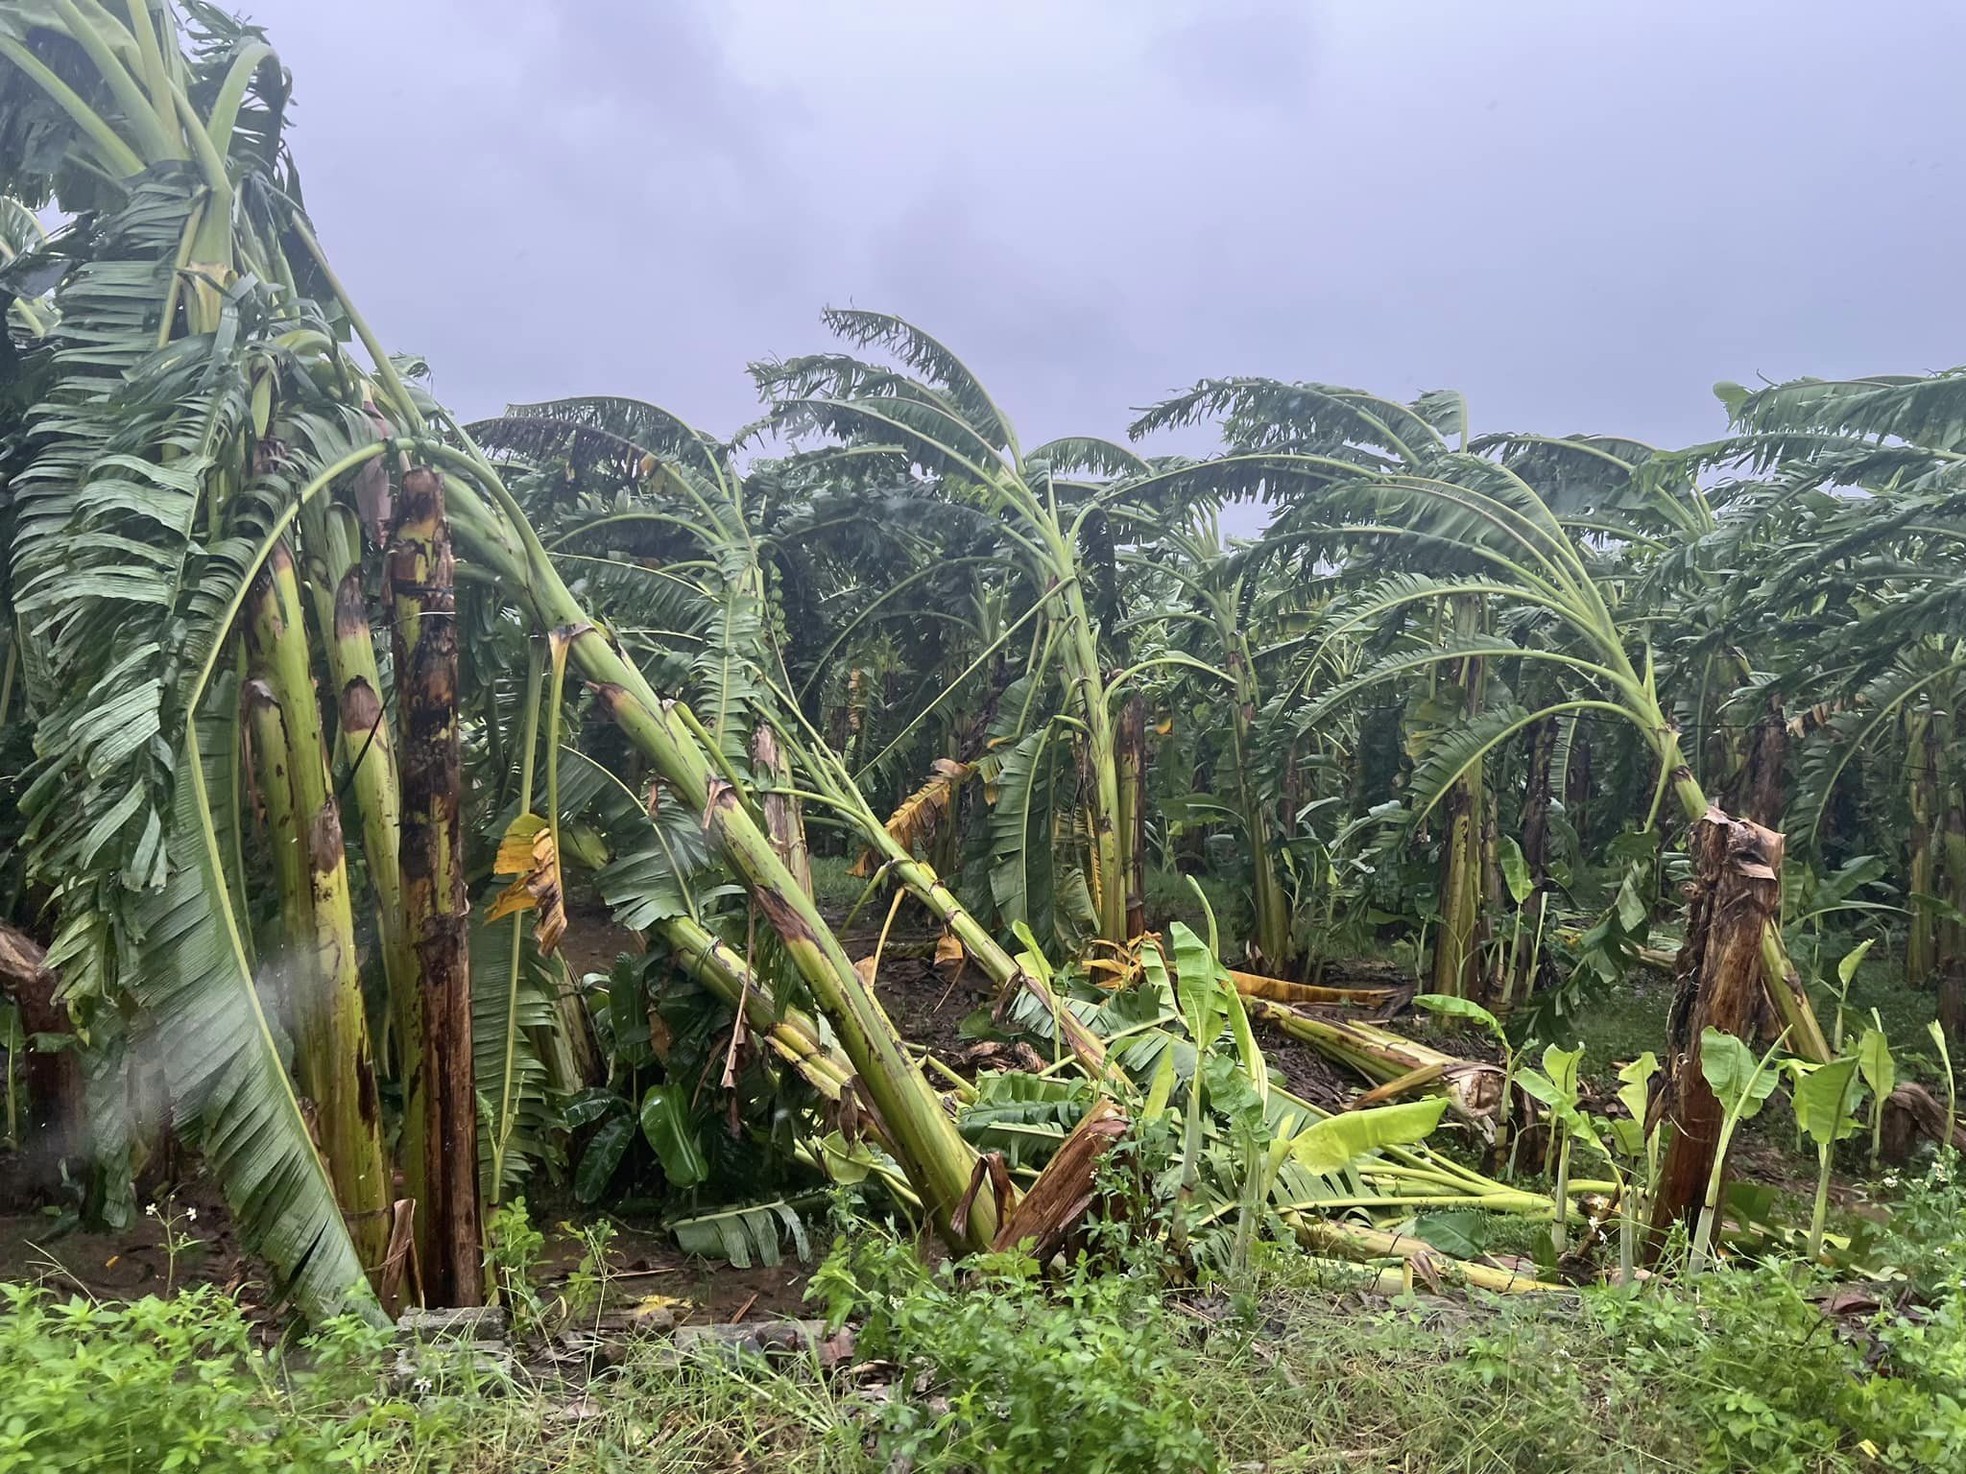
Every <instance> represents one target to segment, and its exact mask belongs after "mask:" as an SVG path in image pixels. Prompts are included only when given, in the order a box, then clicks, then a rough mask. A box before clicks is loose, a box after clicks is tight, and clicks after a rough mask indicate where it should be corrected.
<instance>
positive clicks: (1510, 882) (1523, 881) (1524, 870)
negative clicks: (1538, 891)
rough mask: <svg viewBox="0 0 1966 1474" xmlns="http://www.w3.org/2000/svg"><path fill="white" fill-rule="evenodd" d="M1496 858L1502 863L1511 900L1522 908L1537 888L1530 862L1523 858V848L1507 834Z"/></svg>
mask: <svg viewBox="0 0 1966 1474" xmlns="http://www.w3.org/2000/svg"><path fill="white" fill-rule="evenodd" d="M1496 856H1497V858H1498V859H1499V860H1500V861H1501V863H1502V880H1503V882H1504V883H1505V884H1506V885H1507V886H1508V888H1509V899H1510V900H1511V901H1514V902H1515V903H1516V905H1518V906H1520V905H1521V904H1522V903H1523V902H1524V901H1526V900H1528V899H1529V893H1530V892H1531V891H1532V890H1534V889H1535V888H1536V883H1535V881H1533V880H1531V879H1530V877H1529V862H1528V861H1527V860H1526V859H1524V858H1523V854H1522V846H1521V845H1519V844H1517V843H1516V842H1515V840H1514V839H1513V838H1512V837H1511V836H1509V835H1506V834H1505V835H1503V836H1502V841H1501V843H1500V844H1499V845H1497V846H1496Z"/></svg>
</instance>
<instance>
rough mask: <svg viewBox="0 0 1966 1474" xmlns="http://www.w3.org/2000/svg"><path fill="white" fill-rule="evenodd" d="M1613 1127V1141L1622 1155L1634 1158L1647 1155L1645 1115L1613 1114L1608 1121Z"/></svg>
mask: <svg viewBox="0 0 1966 1474" xmlns="http://www.w3.org/2000/svg"><path fill="white" fill-rule="evenodd" d="M1608 1124H1609V1125H1610V1127H1611V1140H1612V1143H1613V1144H1614V1145H1615V1146H1616V1147H1617V1148H1618V1151H1619V1153H1620V1154H1621V1155H1623V1156H1626V1157H1631V1158H1633V1159H1636V1158H1639V1157H1643V1156H1644V1155H1645V1118H1644V1117H1643V1116H1613V1117H1612V1118H1611V1120H1610V1122H1609V1123H1608Z"/></svg>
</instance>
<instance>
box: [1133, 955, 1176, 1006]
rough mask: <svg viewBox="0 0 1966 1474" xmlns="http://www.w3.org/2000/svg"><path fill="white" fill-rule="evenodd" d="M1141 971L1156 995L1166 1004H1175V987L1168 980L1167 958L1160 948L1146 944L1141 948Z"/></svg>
mask: <svg viewBox="0 0 1966 1474" xmlns="http://www.w3.org/2000/svg"><path fill="white" fill-rule="evenodd" d="M1140 972H1141V976H1142V977H1143V979H1144V980H1145V982H1146V984H1147V986H1148V987H1149V988H1151V989H1152V990H1153V993H1154V997H1155V998H1156V999H1158V1000H1159V1001H1160V1002H1161V1003H1162V1004H1163V1005H1164V1006H1173V1005H1174V1003H1175V999H1174V989H1173V986H1172V984H1170V983H1169V981H1168V977H1167V959H1166V958H1165V957H1162V956H1161V952H1160V948H1158V947H1155V946H1144V947H1142V948H1141V949H1140Z"/></svg>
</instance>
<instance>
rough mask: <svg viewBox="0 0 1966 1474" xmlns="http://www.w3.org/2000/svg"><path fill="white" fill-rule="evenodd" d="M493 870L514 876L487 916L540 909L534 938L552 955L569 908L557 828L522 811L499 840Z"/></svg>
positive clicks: (544, 952) (495, 918)
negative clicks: (563, 886) (557, 844)
mask: <svg viewBox="0 0 1966 1474" xmlns="http://www.w3.org/2000/svg"><path fill="white" fill-rule="evenodd" d="M492 869H493V873H494V874H496V875H510V876H513V877H514V879H513V880H512V882H511V884H509V885H508V886H506V888H505V889H504V890H503V891H501V892H499V895H498V899H497V900H495V901H494V902H493V903H492V907H491V910H490V911H489V912H487V913H486V915H485V920H487V921H498V920H501V919H503V918H504V917H507V916H512V915H516V914H518V913H520V912H523V911H532V912H536V913H537V915H536V916H535V917H534V920H533V940H534V941H535V942H536V943H537V944H538V946H539V950H540V952H541V954H542V955H550V954H551V953H552V951H553V949H554V948H555V947H557V946H559V944H560V938H561V937H563V936H565V935H566V930H567V910H566V904H565V892H564V890H563V888H562V883H561V879H560V854H559V851H558V849H556V848H555V846H554V843H553V828H552V826H551V825H550V824H548V823H547V822H546V820H544V819H542V818H541V817H540V816H539V815H537V814H521V815H519V816H518V817H517V818H516V819H514V820H513V821H512V822H511V823H510V824H509V825H507V826H506V830H505V834H504V837H503V838H501V839H500V840H499V842H498V857H497V859H496V860H495V861H494V862H493V867H492Z"/></svg>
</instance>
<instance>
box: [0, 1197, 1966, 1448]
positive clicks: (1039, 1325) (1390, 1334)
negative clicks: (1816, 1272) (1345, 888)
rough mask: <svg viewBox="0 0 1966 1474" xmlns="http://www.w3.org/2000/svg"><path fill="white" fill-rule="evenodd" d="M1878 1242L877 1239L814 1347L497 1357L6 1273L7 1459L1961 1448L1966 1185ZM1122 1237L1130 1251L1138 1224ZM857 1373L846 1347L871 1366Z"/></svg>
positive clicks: (827, 1279)
mask: <svg viewBox="0 0 1966 1474" xmlns="http://www.w3.org/2000/svg"><path fill="white" fill-rule="evenodd" d="M1907 1193H1908V1196H1907V1199H1906V1205H1905V1209H1904V1212H1903V1214H1902V1218H1903V1221H1904V1223H1905V1224H1907V1225H1909V1226H1910V1228H1909V1230H1908V1231H1909V1232H1910V1234H1911V1236H1910V1237H1902V1238H1899V1239H1898V1240H1896V1241H1895V1242H1891V1243H1889V1244H1888V1246H1887V1248H1886V1250H1885V1251H1884V1252H1886V1253H1887V1255H1888V1256H1889V1257H1890V1259H1891V1262H1892V1263H1894V1264H1896V1265H1898V1266H1900V1272H1901V1273H1903V1274H1905V1275H1907V1276H1909V1280H1908V1285H1909V1287H1911V1288H1912V1289H1913V1290H1914V1291H1915V1292H1916V1293H1917V1294H1918V1295H1919V1297H1920V1298H1919V1302H1918V1303H1919V1305H1920V1308H1919V1309H1918V1310H1917V1311H1916V1312H1915V1313H1913V1314H1902V1313H1900V1312H1898V1311H1897V1310H1896V1309H1894V1308H1892V1307H1891V1306H1890V1305H1889V1304H1888V1303H1887V1305H1886V1306H1885V1308H1883V1309H1881V1310H1879V1311H1878V1312H1876V1313H1875V1314H1872V1315H1868V1316H1857V1317H1853V1318H1848V1319H1845V1320H1843V1321H1840V1322H1832V1321H1829V1320H1826V1319H1825V1317H1824V1316H1823V1314H1822V1312H1821V1311H1820V1310H1819V1309H1818V1307H1817V1306H1816V1304H1815V1303H1814V1302H1813V1301H1812V1300H1811V1299H1810V1298H1809V1297H1808V1296H1807V1295H1806V1294H1805V1293H1804V1286H1805V1284H1806V1279H1805V1278H1803V1277H1800V1276H1799V1274H1798V1271H1797V1270H1796V1268H1795V1267H1794V1266H1792V1265H1784V1264H1777V1265H1772V1266H1769V1267H1766V1268H1762V1269H1725V1270H1720V1271H1717V1272H1713V1273H1710V1274H1708V1275H1705V1276H1702V1277H1701V1278H1700V1279H1698V1280H1696V1281H1692V1282H1689V1283H1685V1284H1673V1283H1669V1282H1667V1281H1663V1280H1660V1281H1654V1282H1653V1283H1652V1284H1651V1285H1649V1286H1647V1287H1645V1288H1643V1289H1641V1290H1637V1291H1632V1292H1625V1291H1617V1290H1611V1289H1601V1288H1600V1289H1586V1290H1581V1291H1576V1292H1566V1293H1564V1294H1561V1295H1550V1296H1517V1297H1510V1298H1508V1299H1506V1300H1503V1299H1491V1298H1484V1297H1477V1298H1472V1299H1468V1298H1460V1297H1420V1298H1407V1299H1403V1300H1384V1299H1369V1298H1363V1297H1360V1296H1359V1295H1358V1294H1356V1293H1355V1292H1353V1291H1352V1290H1351V1289H1349V1288H1347V1286H1348V1285H1350V1284H1351V1283H1353V1282H1354V1281H1353V1275H1352V1272H1351V1271H1350V1270H1349V1269H1348V1268H1347V1267H1343V1266H1333V1265H1330V1264H1328V1263H1326V1262H1323V1261H1318V1260H1313V1259H1309V1258H1305V1257H1304V1256H1301V1255H1298V1254H1297V1253H1295V1252H1294V1251H1291V1250H1287V1249H1279V1248H1271V1249H1269V1250H1267V1251H1265V1252H1263V1253H1261V1254H1259V1256H1258V1259H1257V1262H1256V1263H1255V1265H1254V1266H1252V1268H1251V1269H1250V1270H1249V1271H1248V1272H1246V1273H1243V1274H1241V1275H1238V1276H1236V1277H1235V1278H1234V1279H1233V1280H1232V1281H1230V1282H1228V1283H1226V1284H1224V1285H1220V1286H1209V1285H1204V1286H1203V1287H1202V1288H1201V1289H1199V1290H1185V1291H1176V1292H1165V1291H1162V1290H1161V1289H1159V1288H1158V1284H1159V1280H1158V1273H1157V1269H1156V1267H1155V1266H1156V1265H1157V1263H1158V1261H1157V1260H1153V1257H1152V1256H1149V1259H1150V1260H1152V1262H1150V1263H1142V1264H1138V1265H1131V1266H1129V1265H1128V1264H1127V1263H1126V1262H1125V1261H1122V1262H1121V1263H1119V1264H1117V1265H1108V1266H1107V1267H1105V1268H1104V1269H1101V1270H1090V1269H1087V1270H1082V1271H1079V1272H1075V1273H1073V1274H1070V1275H1068V1276H1066V1277H1065V1278H1064V1279H1063V1280H1060V1281H1053V1282H1050V1283H1046V1282H1043V1281H1040V1280H1038V1279H1037V1278H1036V1277H1035V1275H1034V1273H1033V1268H1034V1267H1033V1266H1030V1265H1029V1264H1028V1263H1018V1262H1016V1261H1013V1260H1010V1259H1008V1258H998V1259H994V1260H991V1261H987V1262H985V1263H984V1264H982V1265H981V1266H980V1270H979V1272H976V1273H972V1274H971V1275H968V1276H963V1277H958V1276H955V1275H954V1274H953V1273H952V1272H951V1271H950V1270H949V1269H948V1268H947V1267H944V1268H941V1269H937V1270H930V1269H928V1268H926V1267H924V1266H923V1265H922V1264H921V1263H920V1261H919V1260H917V1259H915V1258H914V1256H913V1254H912V1253H911V1252H910V1251H909V1250H908V1249H906V1248H905V1247H903V1246H901V1245H900V1244H898V1243H896V1242H895V1241H894V1240H892V1239H887V1238H885V1237H883V1236H882V1235H880V1234H879V1233H878V1232H876V1231H874V1230H857V1231H856V1232H855V1233H854V1235H853V1236H852V1238H851V1240H850V1241H843V1246H842V1247H838V1248H836V1250H835V1253H834V1255H833V1256H832V1258H831V1259H830V1260H829V1262H828V1264H827V1265H826V1266H825V1267H824V1268H822V1269H821V1270H820V1271H819V1273H818V1274H817V1275H816V1276H815V1284H816V1285H817V1286H818V1290H819V1293H820V1294H821V1296H822V1297H823V1298H824V1299H825V1300H827V1301H828V1302H829V1303H830V1304H831V1305H832V1307H833V1308H834V1309H836V1310H840V1311H851V1312H852V1314H853V1318H854V1321H855V1323H856V1324H858V1325H859V1327H860V1332H859V1334H860V1344H859V1346H858V1347H857V1348H856V1349H855V1350H854V1352H853V1353H852V1355H851V1356H849V1357H848V1358H847V1360H846V1362H845V1363H843V1364H842V1365H841V1366H840V1367H836V1368H834V1369H832V1370H826V1369H822V1367H821V1366H820V1365H819V1364H818V1362H817V1360H816V1359H815V1358H813V1357H812V1356H809V1355H799V1356H791V1357H789V1358H786V1359H783V1360H777V1361H771V1362H767V1361H764V1360H762V1359H759V1358H756V1357H751V1358H748V1359H736V1358H734V1357H732V1356H730V1355H726V1354H720V1353H719V1354H710V1353H700V1354H696V1355H689V1356H682V1355H679V1354H678V1353H677V1352H676V1351H675V1349H674V1347H673V1346H672V1344H671V1343H670V1342H668V1341H667V1340H665V1339H661V1338H657V1337H648V1338H645V1339H640V1340H634V1341H630V1342H627V1343H626V1344H623V1345H617V1346H616V1347H615V1348H614V1349H613V1352H612V1354H610V1355H609V1356H608V1357H606V1358H602V1359H599V1360H596V1361H594V1362H591V1363H586V1364H583V1363H580V1362H578V1361H576V1362H575V1363H573V1364H571V1365H564V1364H563V1365H562V1366H560V1367H558V1368H556V1369H554V1370H551V1371H545V1372H537V1373H532V1372H527V1371H524V1370H521V1371H519V1372H518V1373H515V1374H512V1375H510V1376H506V1375H504V1374H499V1373H495V1372H493V1373H487V1372H483V1371H479V1370H475V1369H473V1368H470V1367H468V1366H465V1365H461V1364H460V1363H458V1362H456V1361H455V1360H451V1361H449V1362H447V1361H446V1360H445V1359H444V1358H442V1357H439V1356H432V1355H430V1354H429V1353H421V1354H418V1355H417V1357H416V1360H415V1364H414V1365H410V1366H408V1367H407V1369H404V1370H396V1369H395V1360H394V1354H393V1352H392V1350H391V1349H390V1348H388V1347H387V1346H386V1345H385V1344H384V1342H383V1341H382V1340H380V1339H378V1338H377V1336H376V1333H373V1332H371V1331H368V1330H367V1329H365V1328H362V1327H358V1326H351V1325H343V1326H337V1327H331V1328H329V1329H328V1330H327V1331H326V1332H325V1333H324V1334H322V1335H319V1336H316V1337H313V1338H310V1339H308V1340H306V1341H303V1342H300V1343H298V1344H297V1345H296V1346H295V1347H294V1349H293V1350H291V1351H290V1352H288V1353H287V1354H285V1355H281V1354H277V1353H272V1352H266V1351H262V1350H258V1349H256V1348H255V1346H254V1342H253V1338H252V1336H251V1335H250V1330H249V1327H248V1326H247V1325H246V1323H245V1321H244V1319H243V1317H242V1316H241V1315H240V1313H239V1310H238V1308H237V1306H236V1305H235V1304H234V1303H233V1302H232V1301H231V1300H230V1299H229V1298H227V1297H225V1296H223V1295H221V1294H219V1293H217V1292H215V1291H213V1290H211V1289H209V1288H205V1289H201V1290H199V1291H196V1292H193V1293H190V1294H187V1295H184V1296H180V1297H179V1298H178V1299H176V1300H173V1301H168V1302H163V1301H155V1300H146V1301H141V1302H137V1303H135V1304H133V1305H131V1306H128V1307H109V1306H93V1307H92V1306H88V1305H86V1304H83V1303H81V1302H67V1303H63V1302H60V1301H58V1300H56V1299H54V1298H53V1297H51V1296H49V1295H47V1294H45V1293H40V1292H34V1291H28V1290H24V1289H19V1288H12V1289H7V1290H4V1291H0V1294H4V1295H5V1297H6V1300H5V1302H4V1303H5V1305H6V1308H7V1310H8V1311H9V1312H10V1313H9V1314H8V1315H6V1316H4V1317H0V1377H4V1378H5V1385H6V1386H7V1388H8V1397H7V1402H6V1404H5V1406H4V1408H0V1470H5V1471H13V1470H30V1469H31V1470H36V1471H39V1470H44V1469H45V1470H50V1471H53V1470H61V1469H75V1470H83V1469H99V1468H119V1469H120V1468H131V1469H153V1468H165V1467H178V1466H175V1465H170V1464H168V1463H166V1462H165V1460H166V1459H167V1458H168V1455H169V1452H170V1450H171V1449H173V1448H177V1447H191V1446H195V1447H196V1449H197V1459H196V1461H193V1462H187V1463H185V1464H184V1465H182V1467H186V1468H198V1469H203V1470H210V1471H224V1474H232V1471H240V1470H253V1469H294V1470H300V1471H314V1470H321V1471H327V1470H330V1469H340V1468H352V1469H365V1468H366V1469H378V1470H380V1469H388V1470H392V1471H394V1470H402V1471H412V1474H418V1471H432V1474H434V1471H439V1470H445V1471H453V1470H454V1471H477V1474H494V1471H496V1474H603V1471H618V1470H629V1469H632V1470H636V1471H654V1474H660V1471H685V1470H688V1471H709V1470H759V1471H763V1470H772V1471H787V1474H802V1471H803V1474H834V1471H839V1474H880V1471H892V1470H895V1469H902V1468H905V1469H908V1470H910V1471H911V1474H1026V1471H1028V1474H1048V1471H1052V1470H1058V1471H1066V1470H1070V1471H1072V1474H1081V1471H1085V1474H1135V1471H1138V1474H1150V1471H1151V1474H1162V1471H1166V1474H1179V1471H1182V1470H1206V1471H1209V1474H1229V1471H1242V1470H1256V1469H1261V1470H1269V1471H1301V1474H1315V1471H1329V1474H1371V1471H1408V1470H1411V1471H1420V1470H1427V1471H1434V1470H1466V1471H1482V1470H1517V1471H1529V1474H1535V1471H1548V1474H1557V1471H1571V1474H1623V1471H1627V1470H1659V1471H1683V1474H1704V1471H1716V1474H1717V1471H1725V1470H1735V1469H1755V1470H1769V1471H1782V1474H1843V1471H1848V1474H1860V1471H1869V1470H1878V1469H1893V1470H1905V1471H1924V1470H1952V1469H1957V1468H1960V1467H1966V1409H1962V1407H1961V1405H1960V1403H1959V1402H1958V1401H1957V1399H1956V1397H1955V1395H1954V1394H1955V1391H1956V1388H1957V1385H1958V1381H1959V1378H1960V1376H1961V1375H1962V1374H1966V1289H1962V1288H1961V1286H1960V1284H1959V1281H1958V1268H1957V1266H1958V1262H1959V1258H1960V1254H1961V1253H1962V1252H1963V1251H1966V1240H1962V1237H1961V1235H1962V1233H1966V1229H1962V1227H1961V1224H1962V1222H1966V1216H1963V1215H1962V1209H1966V1195H1962V1194H1961V1192H1960V1191H1959V1190H1958V1189H1957V1188H1956V1187H1954V1186H1953V1185H1951V1184H1950V1183H1947V1182H1943V1181H1937V1180H1935V1181H1934V1182H1931V1183H1925V1184H1913V1185H1911V1186H1910V1187H1909V1188H1908V1189H1907ZM1121 1252H1122V1253H1126V1252H1128V1251H1126V1250H1125V1249H1124V1248H1122V1250H1121ZM848 1367H854V1368H855V1370H852V1371H849V1370H847V1368H848Z"/></svg>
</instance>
